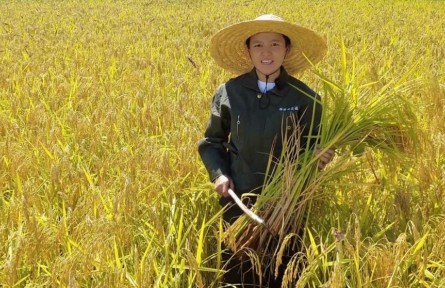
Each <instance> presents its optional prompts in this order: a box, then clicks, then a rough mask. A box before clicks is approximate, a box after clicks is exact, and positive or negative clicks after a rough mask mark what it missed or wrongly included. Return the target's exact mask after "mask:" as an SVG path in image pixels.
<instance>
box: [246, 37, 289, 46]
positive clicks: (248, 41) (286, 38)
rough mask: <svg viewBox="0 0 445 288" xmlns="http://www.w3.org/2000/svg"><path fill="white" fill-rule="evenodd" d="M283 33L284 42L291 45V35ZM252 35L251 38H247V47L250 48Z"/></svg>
mask: <svg viewBox="0 0 445 288" xmlns="http://www.w3.org/2000/svg"><path fill="white" fill-rule="evenodd" d="M281 35H283V37H284V43H285V44H286V47H289V46H290V39H289V37H287V36H286V35H284V34H281ZM251 37H252V36H250V37H249V38H247V39H246V46H247V48H249V45H250V38H251Z"/></svg>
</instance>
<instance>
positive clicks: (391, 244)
mask: <svg viewBox="0 0 445 288" xmlns="http://www.w3.org/2000/svg"><path fill="white" fill-rule="evenodd" d="M266 13H273V14H276V15H280V16H281V17H283V18H284V19H286V20H289V21H291V22H294V23H299V24H301V25H303V26H307V27H311V28H312V29H314V30H316V31H318V32H319V33H320V34H322V35H324V36H325V37H326V39H327V42H328V47H329V51H328V54H327V56H326V58H325V59H324V61H322V62H321V63H320V64H318V65H317V67H315V68H314V69H312V70H311V71H308V72H306V73H305V74H303V75H299V77H300V78H301V79H302V80H303V81H305V82H306V83H308V84H309V85H310V86H312V87H314V89H315V90H317V91H319V92H320V94H321V95H322V97H323V96H325V97H326V99H327V100H329V99H330V98H329V97H330V96H331V95H333V94H329V91H331V90H329V89H328V88H329V87H331V88H332V87H336V88H335V91H337V92H338V91H340V92H341V94H342V95H351V96H354V97H355V96H357V97H355V98H354V97H351V101H355V100H357V99H361V98H360V97H358V96H363V95H366V96H369V97H371V99H372V97H377V96H378V97H393V96H394V95H396V96H398V97H400V96H401V97H402V99H404V101H405V105H406V106H405V108H406V110H405V111H406V113H405V114H404V115H403V118H400V119H403V121H404V123H403V124H404V125H405V126H406V127H408V128H409V131H410V133H409V134H407V135H406V137H405V138H403V139H400V143H401V144H402V145H401V146H402V148H403V149H402V150H403V153H400V154H398V155H383V154H382V153H380V152H379V150H378V149H364V150H363V151H360V153H357V154H354V155H345V154H343V155H342V154H341V153H340V154H339V155H338V157H339V158H341V157H349V158H348V159H353V160H354V166H353V167H354V169H351V170H348V173H343V174H341V175H340V173H339V174H338V177H337V178H335V179H332V180H331V181H329V182H328V183H326V185H322V186H321V187H320V189H321V190H320V191H321V193H322V194H323V195H325V196H326V197H323V198H322V199H320V200H319V201H317V202H316V203H315V204H314V206H313V207H312V208H311V214H310V215H311V217H310V218H309V219H308V221H307V222H306V223H305V227H304V228H305V231H306V237H305V239H304V240H305V241H304V245H305V249H304V251H303V254H304V257H305V259H306V268H305V269H304V270H303V271H300V272H301V277H300V281H299V282H298V283H296V284H294V285H292V286H291V285H289V286H288V287H445V280H444V279H445V260H444V259H445V246H444V245H443V239H445V221H444V220H445V207H444V197H445V195H444V193H445V156H444V155H445V125H444V124H443V123H444V122H443V121H444V119H445V108H444V104H445V61H444V59H445V34H444V31H445V20H444V17H443V15H445V2H444V1H420V0H419V1H401V0H400V1H399V0H397V1H383V0H378V1H373V2H368V1H364V0H359V1H352V0H348V1H340V0H329V1H309V0H303V1H275V0H268V1H252V0H237V1H235V0H227V1H224V2H223V3H222V2H221V1H211V0H202V1H185V0H170V1H169V0H159V1H149V0H146V1H142V0H131V1H110V0H103V1H99V0H97V1H95V0H89V1H87V0H85V1H55V0H29V1H17V0H11V1H0V191H1V193H0V215H1V216H0V287H161V288H164V287H181V288H182V287H218V279H219V277H220V276H221V275H222V266H221V259H220V252H221V251H220V249H219V247H220V243H221V241H223V239H224V235H223V229H222V228H223V223H222V220H221V217H220V213H221V211H220V207H219V205H218V198H217V195H216V193H215V192H213V188H212V185H211V184H210V183H209V182H208V179H207V174H206V171H205V169H204V167H203V165H202V163H201V161H200V159H199V155H198V153H197V142H198V140H199V139H200V138H201V137H203V132H204V129H205V127H206V123H207V117H208V116H209V113H210V111H209V108H210V100H211V97H212V95H213V92H214V90H215V89H216V87H217V86H218V85H219V84H220V83H223V82H225V81H226V80H227V79H229V78H230V77H233V75H231V74H229V73H227V72H225V71H223V70H222V69H220V68H219V67H217V66H216V64H215V63H214V61H213V60H212V59H211V58H210V54H209V49H208V48H209V39H210V37H211V35H212V34H213V33H215V32H216V31H218V30H219V29H221V28H223V27H225V26H227V25H229V24H233V23H235V22H238V21H242V20H247V19H253V18H255V17H257V16H258V15H261V14H266ZM381 91H384V93H381ZM383 99H384V98H383ZM356 104H357V105H359V106H360V103H356ZM334 162H335V161H334ZM337 163H343V162H341V161H338V160H337ZM347 163H351V162H347ZM333 164H335V163H333ZM345 165H346V164H345ZM337 166H338V165H337ZM327 169H329V167H328V168H327Z"/></svg>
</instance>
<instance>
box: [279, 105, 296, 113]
mask: <svg viewBox="0 0 445 288" xmlns="http://www.w3.org/2000/svg"><path fill="white" fill-rule="evenodd" d="M278 110H279V111H281V112H287V111H298V106H293V107H280V108H278Z"/></svg>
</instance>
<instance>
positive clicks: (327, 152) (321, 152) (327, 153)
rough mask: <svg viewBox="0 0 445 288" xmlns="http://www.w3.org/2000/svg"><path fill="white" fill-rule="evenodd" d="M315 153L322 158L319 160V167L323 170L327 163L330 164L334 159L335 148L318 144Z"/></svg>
mask: <svg viewBox="0 0 445 288" xmlns="http://www.w3.org/2000/svg"><path fill="white" fill-rule="evenodd" d="M315 154H316V155H318V156H319V157H320V159H319V160H318V169H320V170H323V169H324V168H325V167H326V165H328V164H329V162H331V161H332V159H334V155H335V150H334V149H332V148H329V149H325V148H321V147H320V146H317V147H316V148H315Z"/></svg>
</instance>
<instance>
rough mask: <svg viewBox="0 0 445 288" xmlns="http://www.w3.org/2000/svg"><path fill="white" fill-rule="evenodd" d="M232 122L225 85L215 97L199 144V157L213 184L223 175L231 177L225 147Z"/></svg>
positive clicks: (218, 90) (217, 91)
mask: <svg viewBox="0 0 445 288" xmlns="http://www.w3.org/2000/svg"><path fill="white" fill-rule="evenodd" d="M230 120H231V118H230V105H229V101H228V98H227V93H226V89H225V85H224V84H223V85H221V86H220V87H219V88H218V89H217V90H216V93H215V95H214V96H213V100H212V106H211V115H210V119H209V121H208V124H207V129H206V131H205V133H204V139H202V140H200V141H199V143H198V152H199V155H200V156H201V159H202V162H203V163H204V166H205V167H206V169H207V172H208V174H209V178H210V181H212V182H213V181H214V180H215V179H216V178H218V177H219V176H221V175H227V176H230V163H229V154H228V152H227V149H226V148H225V147H224V144H226V143H227V142H228V139H229V134H230Z"/></svg>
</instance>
